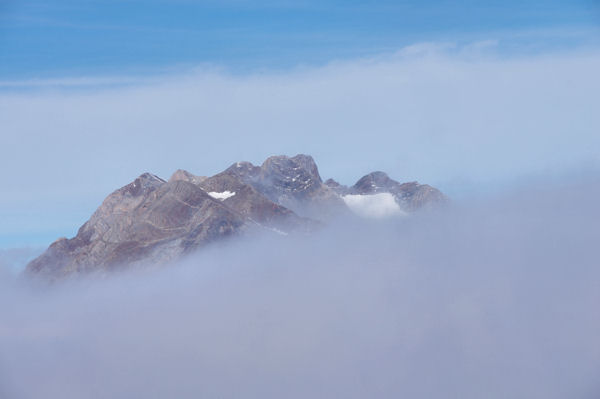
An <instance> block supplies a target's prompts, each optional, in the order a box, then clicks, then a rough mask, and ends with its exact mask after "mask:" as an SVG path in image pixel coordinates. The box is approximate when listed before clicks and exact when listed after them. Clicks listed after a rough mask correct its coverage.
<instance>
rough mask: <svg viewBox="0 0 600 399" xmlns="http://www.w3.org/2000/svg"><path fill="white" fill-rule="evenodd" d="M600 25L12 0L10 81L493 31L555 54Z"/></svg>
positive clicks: (533, 12) (449, 9)
mask: <svg viewBox="0 0 600 399" xmlns="http://www.w3.org/2000/svg"><path fill="white" fill-rule="evenodd" d="M599 22H600V13H599V11H598V2H597V1H595V0H571V1H566V0H523V1H515V0H505V1H497V0H494V1H490V0H488V1H477V0H462V1H449V0H437V1H431V0H429V1H427V0H425V1H402V0H397V1H389V0H381V1H349V0H345V1H332V0H320V1H313V0H305V1H245V0H221V1H190V0H170V1H164V0H145V1H138V0H127V1H122V0H120V1H111V0H103V1H95V0H53V1H35V0H34V1H11V0H8V1H7V0H5V1H3V2H2V5H1V6H0V76H2V77H3V78H4V79H14V78H31V77H48V76H60V75H65V74H69V75H85V74H92V73H93V74H106V73H109V74H114V73H117V72H118V73H123V72H127V73H130V74H139V73H155V72H156V71H157V70H160V69H171V68H174V67H181V66H184V67H185V66H189V65H197V64H199V63H209V64H216V65H219V66H221V67H227V68H229V69H230V70H234V71H238V70H241V71H245V70H248V69H261V68H266V69H273V68H287V67H290V66H295V65H298V64H309V65H312V64H319V63H326V62H328V61H330V60H332V59H348V58H353V57H361V56H369V55H373V54H379V53H384V52H390V51H395V50H396V49H398V48H401V47H404V46H407V45H410V44H413V43H417V42H423V41H456V42H461V41H462V42H469V41H477V40H485V39H488V38H489V37H490V36H493V37H494V38H497V39H499V38H503V39H507V40H502V45H503V46H504V51H508V52H515V51H544V50H545V49H548V48H549V47H551V48H556V47H562V48H568V47H572V46H573V45H575V44H576V45H589V44H595V43H597V41H598V37H597V35H593V34H590V31H594V30H596V29H597V27H598V23H599Z"/></svg>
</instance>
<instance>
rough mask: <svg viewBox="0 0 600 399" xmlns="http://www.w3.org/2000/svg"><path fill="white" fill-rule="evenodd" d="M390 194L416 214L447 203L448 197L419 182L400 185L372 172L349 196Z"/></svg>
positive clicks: (406, 208) (353, 187)
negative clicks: (417, 211)
mask: <svg viewBox="0 0 600 399" xmlns="http://www.w3.org/2000/svg"><path fill="white" fill-rule="evenodd" d="M377 193H390V194H392V195H393V196H394V198H395V199H396V202H398V204H399V205H400V206H401V207H402V208H403V209H404V210H406V211H408V212H414V211H416V210H418V209H421V208H424V207H432V206H436V205H440V204H443V203H445V202H447V198H446V196H444V194H442V193H441V191H439V190H438V189H436V188H434V187H431V186H429V185H427V184H419V183H418V182H409V183H399V182H397V181H396V180H393V179H390V177H389V176H388V175H387V174H386V173H384V172H372V173H369V174H368V175H365V176H363V177H361V178H360V179H359V180H358V181H357V182H356V184H355V185H354V186H352V187H350V189H349V194H363V195H366V194H377Z"/></svg>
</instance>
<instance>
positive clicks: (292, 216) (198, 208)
mask: <svg viewBox="0 0 600 399" xmlns="http://www.w3.org/2000/svg"><path fill="white" fill-rule="evenodd" d="M381 193H389V194H391V195H392V196H393V198H394V199H395V201H396V203H397V205H398V207H399V209H402V210H403V212H406V213H411V212H415V211H417V210H419V209H422V208H427V207H431V206H436V205H439V204H441V203H444V202H446V201H447V199H446V197H445V196H444V195H443V194H442V193H441V192H440V191H439V190H437V189H435V188H433V187H431V186H428V185H421V184H419V183H417V182H409V183H399V182H397V181H395V180H393V179H391V178H390V177H389V176H388V175H387V174H385V173H384V172H372V173H370V174H367V175H365V176H363V177H362V178H361V179H359V180H358V181H357V183H356V184H355V185H353V186H351V187H347V186H343V185H340V184H339V183H337V182H335V181H334V180H332V179H328V180H327V181H325V182H323V180H322V179H321V176H320V174H319V170H318V167H317V164H316V162H315V161H314V159H313V158H312V157H311V156H310V155H304V154H298V155H296V156H293V157H288V156H285V155H278V156H272V157H269V158H267V159H266V160H265V161H264V162H263V163H262V164H261V165H260V166H255V165H253V164H252V163H250V162H236V163H234V164H232V165H231V166H230V167H228V168H227V169H225V170H224V171H223V172H220V173H217V174H216V175H214V176H210V177H206V176H197V175H194V174H192V173H190V172H188V171H185V170H181V169H179V170H177V171H175V172H174V173H173V175H172V176H171V177H170V178H169V180H164V179H162V178H160V177H158V176H156V175H153V174H151V173H143V174H141V175H140V176H139V177H137V178H136V179H134V181H132V182H131V183H129V184H127V185H125V186H123V187H121V188H119V189H117V190H115V191H114V192H112V193H111V194H110V195H108V196H107V197H106V198H105V199H104V201H103V202H102V204H101V205H100V206H99V207H98V209H97V210H96V211H95V212H94V213H93V214H92V216H91V217H90V219H89V220H88V221H87V222H85V223H84V224H83V225H82V226H81V227H80V229H79V230H78V232H77V234H76V235H75V237H73V238H70V239H67V238H60V239H58V240H56V241H55V242H54V243H52V244H51V245H50V246H49V248H48V249H47V250H46V251H45V252H44V253H43V254H41V255H40V256H39V257H38V258H36V259H34V260H33V261H31V262H30V263H29V264H28V265H27V267H26V273H27V274H29V275H42V276H46V277H49V278H51V279H57V278H61V277H66V276H70V275H76V274H85V273H89V272H108V271H111V270H115V269H122V268H127V267H133V266H135V265H140V264H144V263H148V262H151V263H168V262H170V261H173V260H176V259H178V258H180V257H182V256H184V255H186V254H188V253H191V252H193V251H196V250H198V249H199V248H201V247H204V246H206V245H209V244H210V243H212V242H216V241H220V240H223V239H226V238H228V237H233V236H240V235H245V234H249V233H250V232H252V231H256V230H259V231H265V232H267V233H269V234H270V233H273V234H278V235H288V234H307V233H310V232H311V231H314V230H315V229H318V228H319V227H320V226H321V225H323V223H326V222H328V221H330V220H332V219H335V218H338V217H342V216H344V215H349V214H351V213H352V210H351V209H350V208H349V207H348V206H347V205H346V201H345V197H346V196H371V195H374V194H381Z"/></svg>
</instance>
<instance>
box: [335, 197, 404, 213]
mask: <svg viewBox="0 0 600 399" xmlns="http://www.w3.org/2000/svg"><path fill="white" fill-rule="evenodd" d="M342 199H343V200H344V202H345V203H346V205H348V208H350V210H351V211H352V212H354V213H356V214H357V215H359V216H361V217H365V218H374V219H383V218H387V217H395V216H403V215H406V212H404V211H403V210H402V209H401V208H400V206H399V205H398V203H397V202H396V200H395V199H394V196H393V195H392V194H390V193H378V194H371V195H354V194H350V195H344V196H343V197H342Z"/></svg>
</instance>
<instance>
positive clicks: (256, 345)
mask: <svg viewBox="0 0 600 399" xmlns="http://www.w3.org/2000/svg"><path fill="white" fill-rule="evenodd" d="M598 203H600V178H598V177H594V175H588V176H586V177H573V178H571V179H568V180H560V181H557V180H554V179H547V180H544V181H537V182H529V184H526V185H522V186H521V188H518V189H513V190H512V191H510V192H504V193H502V194H498V195H496V196H492V197H488V198H486V199H479V200H476V201H458V202H456V201H455V202H454V203H453V204H452V205H450V206H449V207H448V208H446V209H443V210H440V211H437V212H429V213H422V214H419V215H415V216H411V217H403V218H389V219H360V220H352V221H338V222H337V223H335V224H333V225H331V226H329V227H327V228H324V229H323V230H322V231H320V232H318V233H316V234H314V235H311V236H308V237H256V238H252V239H250V238H248V239H245V240H233V241H230V242H227V243H223V244H219V245H215V246H213V247H210V248H207V249H205V250H203V251H200V252H198V253H197V254H195V255H193V256H192V257H190V258H188V259H185V260H184V261H182V262H181V263H179V264H177V265H173V266H170V267H166V268H159V269H155V268H151V269H149V270H137V271H133V272H126V273H122V274H116V275H114V276H109V277H103V278H98V277H87V278H82V279H76V280H73V281H65V282H62V283H58V284H54V285H51V286H46V285H44V284H43V283H40V282H32V281H29V280H28V279H26V278H23V277H22V276H21V277H19V276H17V277H15V275H14V274H13V273H3V274H0V397H2V398H14V399H29V398H40V397H43V398H61V399H70V398H134V397H139V398H142V397H143V398H167V397H172V398H240V397H243V398H263V399H264V398H342V397H344V398H398V397H410V398H436V397H444V398H461V399H468V398H543V399H552V398H568V399H574V398H585V399H588V398H589V399H591V398H595V397H598V395H599V394H600V383H599V379H598V373H599V371H600V340H599V339H598V337H600V310H599V309H600V307H599V306H598V304H599V303H600V268H599V267H598V265H599V259H600V256H599V255H600V253H599V249H598V238H599V237H600V226H599V225H598V223H597V221H598V218H599V216H600V213H599V212H598Z"/></svg>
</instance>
